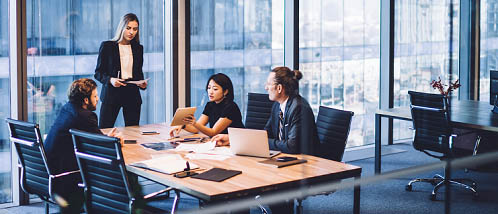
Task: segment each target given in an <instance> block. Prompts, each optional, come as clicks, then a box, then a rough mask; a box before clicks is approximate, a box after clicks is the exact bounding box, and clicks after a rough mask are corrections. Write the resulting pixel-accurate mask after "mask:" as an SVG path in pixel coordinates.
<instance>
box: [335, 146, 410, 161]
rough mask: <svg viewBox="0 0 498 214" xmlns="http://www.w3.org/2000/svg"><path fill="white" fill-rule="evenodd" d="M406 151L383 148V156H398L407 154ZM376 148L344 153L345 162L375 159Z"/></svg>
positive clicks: (368, 147)
mask: <svg viewBox="0 0 498 214" xmlns="http://www.w3.org/2000/svg"><path fill="white" fill-rule="evenodd" d="M405 151H406V150H404V149H399V148H395V147H393V146H382V149H381V152H382V156H386V155H391V154H396V153H400V152H405ZM374 155H375V147H374V146H366V147H364V148H360V149H352V150H347V151H346V152H344V157H343V158H342V161H343V162H352V161H357V160H363V159H367V158H373V157H375V156H374Z"/></svg>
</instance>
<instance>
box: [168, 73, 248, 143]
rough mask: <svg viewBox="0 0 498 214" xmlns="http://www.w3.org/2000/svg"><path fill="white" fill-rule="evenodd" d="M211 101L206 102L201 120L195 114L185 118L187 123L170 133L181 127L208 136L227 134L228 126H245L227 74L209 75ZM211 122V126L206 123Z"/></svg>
mask: <svg viewBox="0 0 498 214" xmlns="http://www.w3.org/2000/svg"><path fill="white" fill-rule="evenodd" d="M206 91H207V93H208V96H209V102H208V103H206V106H205V107H204V111H203V112H202V115H201V117H200V118H199V120H197V121H196V120H195V117H194V115H190V117H186V118H184V119H183V121H185V122H186V123H187V125H184V126H175V127H173V128H172V129H171V130H170V133H169V134H170V135H171V136H174V135H175V134H178V133H179V132H180V131H181V129H185V130H186V131H188V132H192V133H198V132H201V133H203V134H205V135H207V136H210V137H212V136H215V135H217V134H227V133H228V127H234V128H244V124H243V123H242V115H241V114H240V109H239V107H238V106H237V104H236V103H235V102H234V101H233V98H234V96H233V85H232V81H231V80H230V78H228V76H227V75H225V74H222V73H218V74H214V75H212V76H211V77H209V80H208V82H207V84H206ZM208 122H209V126H210V128H209V127H207V126H206V124H207V123H208Z"/></svg>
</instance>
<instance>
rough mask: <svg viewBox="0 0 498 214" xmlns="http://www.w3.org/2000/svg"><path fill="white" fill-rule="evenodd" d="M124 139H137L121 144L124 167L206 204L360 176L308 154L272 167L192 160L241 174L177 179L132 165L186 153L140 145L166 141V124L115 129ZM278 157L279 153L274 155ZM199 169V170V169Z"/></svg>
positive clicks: (240, 159)
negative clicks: (221, 178)
mask: <svg viewBox="0 0 498 214" xmlns="http://www.w3.org/2000/svg"><path fill="white" fill-rule="evenodd" d="M117 129H118V131H119V132H121V133H122V136H123V138H124V139H136V140H137V144H123V147H122V151H123V156H124V159H125V163H126V165H127V166H126V167H127V170H128V171H129V172H131V173H134V174H136V175H138V176H141V177H144V178H146V179H149V180H152V181H154V182H157V183H160V184H164V185H166V186H169V187H173V188H175V189H177V190H179V191H181V192H183V193H186V194H188V195H191V196H194V197H196V198H198V199H200V200H201V201H203V202H205V203H206V204H217V203H220V202H223V203H225V202H226V201H227V200H235V199H246V198H254V197H255V196H258V195H259V196H261V198H262V199H264V196H265V194H271V193H275V192H276V191H282V190H297V189H299V188H302V187H303V185H305V186H304V187H309V186H313V185H318V184H324V183H329V182H334V181H340V180H342V179H347V178H354V179H359V178H361V171H362V169H361V167H358V166H353V165H350V164H345V163H342V162H336V161H332V160H327V159H323V158H319V157H314V156H310V155H289V154H279V156H282V155H285V156H295V157H298V158H303V159H306V160H307V162H306V163H302V164H297V165H292V166H287V167H283V168H274V167H271V166H267V165H263V164H260V163H258V161H261V160H265V158H258V157H248V156H229V158H227V159H225V160H223V161H220V160H214V159H194V160H190V159H187V158H185V160H188V161H189V162H192V163H195V164H197V165H198V166H199V167H200V168H201V169H204V170H208V169H210V168H213V167H218V168H224V169H232V170H240V171H242V174H239V175H236V176H234V177H232V178H229V179H227V180H224V181H222V182H214V181H207V180H201V179H195V178H190V177H187V178H176V177H174V176H173V175H169V174H163V173H159V172H155V171H151V170H147V169H143V168H138V167H134V166H131V165H130V164H132V163H134V162H138V161H144V160H148V159H151V158H154V157H157V156H158V155H161V154H168V153H176V154H180V155H182V157H184V156H185V155H186V154H187V153H188V152H176V151H172V150H164V151H155V150H152V149H147V148H144V147H143V146H141V145H140V144H143V143H155V142H165V141H168V140H170V136H169V129H170V127H169V126H168V125H167V124H164V123H162V124H148V125H141V126H128V127H119V128H117ZM109 130H110V129H103V132H104V133H106V132H108V131H109ZM143 131H156V132H159V134H156V135H142V132H143ZM277 157H278V156H277ZM200 172H202V171H200ZM359 212H360V186H359V185H358V186H355V187H354V199H353V213H359Z"/></svg>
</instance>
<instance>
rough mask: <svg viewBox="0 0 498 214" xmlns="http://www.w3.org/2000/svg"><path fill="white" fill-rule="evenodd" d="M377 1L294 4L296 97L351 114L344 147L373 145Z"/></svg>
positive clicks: (314, 105)
mask: <svg viewBox="0 0 498 214" xmlns="http://www.w3.org/2000/svg"><path fill="white" fill-rule="evenodd" d="M379 6H380V1H379V0H373V1H363V0H348V1H346V0H311V1H300V2H299V70H300V71H302V72H303V75H304V77H303V79H302V80H301V81H300V89H299V90H300V93H301V95H303V96H304V97H305V98H306V99H307V100H308V102H309V103H310V105H311V107H312V108H313V111H314V113H315V115H317V113H318V108H319V107H320V106H327V107H332V108H337V109H345V110H349V111H354V113H355V114H354V117H353V121H352V124H351V133H350V134H349V138H348V144H347V146H348V147H352V146H359V145H365V144H369V143H373V142H374V124H375V123H374V113H375V110H376V109H377V107H378V102H379V98H378V91H379V90H378V87H379V86H378V85H379V67H380V66H379V44H380V40H379V35H380V31H379V29H380V7H379Z"/></svg>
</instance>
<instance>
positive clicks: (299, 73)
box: [294, 70, 303, 80]
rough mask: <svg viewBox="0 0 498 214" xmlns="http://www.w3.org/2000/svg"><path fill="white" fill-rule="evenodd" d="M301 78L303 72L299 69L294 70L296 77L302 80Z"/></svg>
mask: <svg viewBox="0 0 498 214" xmlns="http://www.w3.org/2000/svg"><path fill="white" fill-rule="evenodd" d="M301 78H303V73H301V71H299V70H294V79H295V80H300V79H301Z"/></svg>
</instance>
